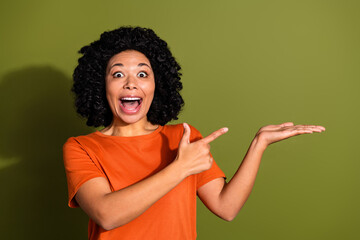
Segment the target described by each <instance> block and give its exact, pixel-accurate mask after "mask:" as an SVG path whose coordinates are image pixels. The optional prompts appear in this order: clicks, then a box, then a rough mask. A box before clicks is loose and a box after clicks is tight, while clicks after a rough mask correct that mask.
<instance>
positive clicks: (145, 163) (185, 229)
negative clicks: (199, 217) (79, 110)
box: [63, 124, 225, 240]
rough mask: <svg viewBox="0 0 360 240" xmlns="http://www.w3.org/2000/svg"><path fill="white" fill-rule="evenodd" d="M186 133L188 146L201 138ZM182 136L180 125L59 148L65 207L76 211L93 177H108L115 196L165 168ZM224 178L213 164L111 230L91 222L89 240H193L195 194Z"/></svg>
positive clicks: (96, 136)
mask: <svg viewBox="0 0 360 240" xmlns="http://www.w3.org/2000/svg"><path fill="white" fill-rule="evenodd" d="M190 128H191V137H190V140H191V141H195V140H198V139H201V138H202V136H201V134H200V133H199V131H197V130H196V129H195V128H194V127H191V126H190ZM183 131H184V128H183V125H182V124H178V125H165V126H160V127H159V128H158V129H156V130H155V131H154V132H152V133H150V134H148V135H142V136H134V137H119V136H108V135H105V134H103V133H101V132H99V131H96V132H94V133H91V134H88V135H86V136H79V137H71V138H69V139H68V140H67V142H66V143H65V144H64V148H63V153H64V164H65V171H66V176H67V182H68V190H69V202H68V204H69V206H70V207H78V204H77V202H76V200H75V198H74V196H75V194H76V192H77V191H78V189H79V187H80V186H81V185H82V184H83V183H84V182H86V181H88V180H90V179H92V178H95V177H104V178H106V179H107V180H108V181H109V185H110V188H111V190H112V191H117V190H120V189H122V188H125V187H127V186H129V185H132V184H134V183H136V182H138V181H141V180H143V179H145V178H147V177H149V176H151V175H153V174H155V173H157V172H158V171H160V170H161V169H163V168H165V167H166V166H167V165H168V164H169V163H170V162H172V161H173V160H174V159H175V157H176V154H177V150H178V146H179V142H180V139H181V138H182V136H183ZM222 177H225V175H224V173H223V172H222V171H221V169H220V168H219V167H218V166H217V165H216V163H215V162H213V165H212V167H211V168H210V169H209V170H207V171H204V172H202V173H200V174H196V175H191V176H189V177H187V178H186V179H184V180H183V181H182V182H181V183H180V184H178V185H177V186H176V187H175V188H173V189H172V190H171V191H170V192H168V193H167V194H166V195H165V196H163V197H162V198H161V199H160V200H158V201H157V202H155V203H154V204H153V205H152V206H151V207H150V208H149V209H147V210H146V211H145V212H144V213H143V214H141V215H140V216H139V217H137V218H136V219H134V220H133V221H131V222H129V223H127V224H125V225H123V226H121V227H118V228H116V229H113V230H110V231H106V230H104V229H103V228H101V227H100V226H98V225H97V224H96V223H95V222H94V221H92V220H91V219H90V220H89V229H88V233H89V239H91V240H92V239H103V240H107V239H132V240H135V239H141V240H144V239H147V240H149V239H156V240H161V239H166V240H168V239H172V240H176V239H179V240H187V239H196V191H197V189H198V188H199V187H201V186H202V185H204V184H205V183H207V182H209V181H211V180H213V179H216V178H222Z"/></svg>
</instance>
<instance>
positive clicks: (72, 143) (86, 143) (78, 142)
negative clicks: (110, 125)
mask: <svg viewBox="0 0 360 240" xmlns="http://www.w3.org/2000/svg"><path fill="white" fill-rule="evenodd" d="M98 138H99V137H98V136H97V134H96V133H95V132H93V133H90V134H87V135H80V136H77V137H69V138H68V139H67V140H66V142H65V143H64V145H63V150H66V149H74V148H78V149H83V150H85V151H86V149H92V148H96V147H97V146H98V142H99V139H98Z"/></svg>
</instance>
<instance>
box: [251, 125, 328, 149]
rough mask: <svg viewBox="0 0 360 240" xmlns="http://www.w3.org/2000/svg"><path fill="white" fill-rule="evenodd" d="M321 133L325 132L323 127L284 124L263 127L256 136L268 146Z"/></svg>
mask: <svg viewBox="0 0 360 240" xmlns="http://www.w3.org/2000/svg"><path fill="white" fill-rule="evenodd" d="M323 131H325V128H324V127H323V126H317V125H294V123H292V122H286V123H282V124H279V125H267V126H264V127H262V128H260V129H259V131H258V132H257V133H256V136H257V137H258V138H259V139H260V140H261V141H263V142H264V143H265V144H266V145H267V146H268V145H270V144H272V143H275V142H278V141H281V140H284V139H286V138H290V137H293V136H297V135H301V134H306V133H313V132H323Z"/></svg>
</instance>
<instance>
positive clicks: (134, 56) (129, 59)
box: [108, 50, 150, 67]
mask: <svg viewBox="0 0 360 240" xmlns="http://www.w3.org/2000/svg"><path fill="white" fill-rule="evenodd" d="M115 63H122V64H126V63H127V64H132V63H133V64H138V63H147V64H148V65H150V61H149V59H148V58H147V57H146V56H145V55H144V54H143V53H141V52H139V51H136V50H125V51H122V52H120V53H118V54H115V55H114V56H112V58H110V60H109V63H108V67H109V66H112V65H113V64H115Z"/></svg>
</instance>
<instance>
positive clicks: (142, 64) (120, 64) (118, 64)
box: [109, 63, 151, 70]
mask: <svg viewBox="0 0 360 240" xmlns="http://www.w3.org/2000/svg"><path fill="white" fill-rule="evenodd" d="M115 66H120V67H123V66H124V64H122V63H115V64H114V65H112V66H111V68H110V69H112V68H113V67H115ZM141 66H147V67H148V68H150V69H151V67H150V66H149V65H148V64H146V63H139V64H138V67H141ZM110 69H109V70H110Z"/></svg>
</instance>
